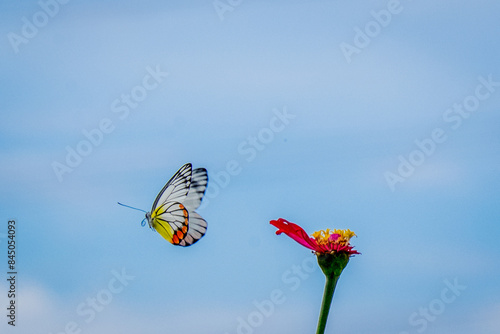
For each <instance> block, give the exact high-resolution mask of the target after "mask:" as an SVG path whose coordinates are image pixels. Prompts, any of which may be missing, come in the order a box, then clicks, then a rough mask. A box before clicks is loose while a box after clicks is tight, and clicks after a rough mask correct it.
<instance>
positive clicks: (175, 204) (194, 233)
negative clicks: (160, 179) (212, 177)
mask: <svg viewBox="0 0 500 334" xmlns="http://www.w3.org/2000/svg"><path fill="white" fill-rule="evenodd" d="M207 184H208V175H207V170H206V169H205V168H197V169H195V170H194V171H193V170H192V166H191V164H190V163H187V164H185V165H184V166H182V167H181V168H180V169H179V170H178V171H177V173H175V175H174V176H172V178H171V179H170V180H169V181H168V182H167V184H165V186H164V187H163V189H162V190H161V191H160V193H159V194H158V196H157V197H156V199H155V201H154V203H153V208H152V210H151V222H152V227H153V228H154V229H155V230H156V231H157V232H158V233H160V235H161V236H162V237H163V238H165V239H166V240H167V241H168V242H170V243H172V244H174V245H179V246H184V247H186V246H190V245H192V244H194V243H196V242H197V241H198V240H199V239H201V237H203V235H205V232H206V231H207V222H206V221H205V220H204V219H203V218H202V217H201V216H200V215H199V214H198V213H197V212H195V211H194V210H195V209H196V208H198V207H199V206H200V204H201V200H202V198H203V195H204V194H205V190H206V188H207Z"/></svg>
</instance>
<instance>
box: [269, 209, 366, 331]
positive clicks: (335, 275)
mask: <svg viewBox="0 0 500 334" xmlns="http://www.w3.org/2000/svg"><path fill="white" fill-rule="evenodd" d="M270 223H271V225H273V226H275V227H276V228H278V231H276V234H281V233H285V234H286V235H288V236H289V237H290V238H292V239H293V240H295V241H296V242H298V243H299V244H301V245H302V246H304V247H307V248H309V249H311V250H313V251H314V253H315V254H316V257H317V258H318V264H319V266H320V268H321V270H322V271H323V273H324V274H325V278H326V282H325V291H324V293H323V301H322V303H321V310H320V314H319V320H318V328H317V330H316V334H324V333H325V328H326V322H327V320H328V313H329V312H330V306H331V304H332V300H333V293H334V292H335V287H336V286H337V281H338V280H339V278H340V274H342V271H343V270H344V268H345V267H346V266H347V263H348V262H349V258H350V257H351V256H354V254H360V253H359V252H358V251H356V250H354V249H353V246H351V244H350V243H349V241H350V240H351V238H352V237H354V236H355V235H356V234H354V232H353V231H351V230H333V232H331V231H330V229H327V230H321V231H318V232H314V233H313V234H312V237H310V236H309V235H308V234H307V233H306V231H304V229H303V228H302V227H300V226H299V225H297V224H294V223H290V222H289V221H287V220H286V219H283V218H279V219H278V220H271V222H270Z"/></svg>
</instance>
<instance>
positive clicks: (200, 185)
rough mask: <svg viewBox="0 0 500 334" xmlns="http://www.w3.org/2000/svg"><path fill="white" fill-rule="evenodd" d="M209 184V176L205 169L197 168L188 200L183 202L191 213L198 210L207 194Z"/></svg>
mask: <svg viewBox="0 0 500 334" xmlns="http://www.w3.org/2000/svg"><path fill="white" fill-rule="evenodd" d="M207 184H208V175H207V170H206V169H205V168H196V169H195V170H193V174H192V176H191V186H190V187H189V193H188V195H187V196H186V199H185V200H184V201H182V204H184V205H185V206H186V207H187V208H188V209H189V210H190V211H193V210H196V209H197V208H198V207H199V206H200V204H201V200H202V198H203V195H204V194H205V190H206V189H207Z"/></svg>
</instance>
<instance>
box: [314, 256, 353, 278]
mask: <svg viewBox="0 0 500 334" xmlns="http://www.w3.org/2000/svg"><path fill="white" fill-rule="evenodd" d="M317 258H318V264H319V266H320V268H321V270H322V271H323V273H324V274H325V276H326V277H329V278H335V277H337V278H338V277H339V276H340V274H342V270H344V268H345V267H346V266H347V263H349V254H347V253H333V254H317Z"/></svg>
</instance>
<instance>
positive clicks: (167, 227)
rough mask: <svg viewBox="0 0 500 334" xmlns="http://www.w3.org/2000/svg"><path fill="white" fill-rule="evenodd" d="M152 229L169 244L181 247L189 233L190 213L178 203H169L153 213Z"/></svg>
mask: <svg viewBox="0 0 500 334" xmlns="http://www.w3.org/2000/svg"><path fill="white" fill-rule="evenodd" d="M151 222H152V227H153V228H154V229H155V231H157V232H158V233H160V235H161V236H162V237H163V238H165V240H167V241H168V242H170V243H172V244H174V245H179V243H180V242H181V241H183V240H184V239H185V237H186V235H187V233H188V229H189V228H188V223H189V212H188V210H187V209H186V207H185V206H184V205H183V204H181V203H178V202H173V203H172V202H167V203H164V204H162V205H160V206H159V207H158V208H157V209H156V210H155V211H153V213H151Z"/></svg>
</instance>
